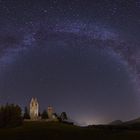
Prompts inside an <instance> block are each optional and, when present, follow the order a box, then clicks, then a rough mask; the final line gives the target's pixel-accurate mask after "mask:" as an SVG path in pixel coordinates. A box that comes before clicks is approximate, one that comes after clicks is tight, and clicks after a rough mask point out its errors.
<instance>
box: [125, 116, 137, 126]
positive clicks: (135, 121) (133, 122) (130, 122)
mask: <svg viewBox="0 0 140 140" xmlns="http://www.w3.org/2000/svg"><path fill="white" fill-rule="evenodd" d="M135 123H140V117H139V118H136V119H134V120H130V121H126V122H124V124H135Z"/></svg>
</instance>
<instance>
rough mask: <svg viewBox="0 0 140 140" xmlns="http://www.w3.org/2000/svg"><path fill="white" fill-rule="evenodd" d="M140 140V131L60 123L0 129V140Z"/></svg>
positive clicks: (42, 123) (26, 124)
mask: <svg viewBox="0 0 140 140" xmlns="http://www.w3.org/2000/svg"><path fill="white" fill-rule="evenodd" d="M49 139H50V140H75V139H77V140H88V139H95V140H139V139H140V130H116V129H107V128H105V129H101V128H94V127H89V128H82V127H78V126H73V125H68V124H62V123H58V122H25V123H24V124H23V126H21V127H17V128H5V129H0V140H49Z"/></svg>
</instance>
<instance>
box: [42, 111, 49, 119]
mask: <svg viewBox="0 0 140 140" xmlns="http://www.w3.org/2000/svg"><path fill="white" fill-rule="evenodd" d="M41 118H42V119H48V113H47V111H46V110H44V111H43V112H42V114H41Z"/></svg>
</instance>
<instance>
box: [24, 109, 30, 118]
mask: <svg viewBox="0 0 140 140" xmlns="http://www.w3.org/2000/svg"><path fill="white" fill-rule="evenodd" d="M23 118H24V119H30V115H29V110H28V108H27V107H25V108H24V115H23Z"/></svg>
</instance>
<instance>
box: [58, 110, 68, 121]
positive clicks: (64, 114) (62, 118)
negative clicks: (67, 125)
mask: <svg viewBox="0 0 140 140" xmlns="http://www.w3.org/2000/svg"><path fill="white" fill-rule="evenodd" d="M60 118H61V120H62V121H65V120H67V119H68V117H67V114H66V112H62V113H61V115H60Z"/></svg>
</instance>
